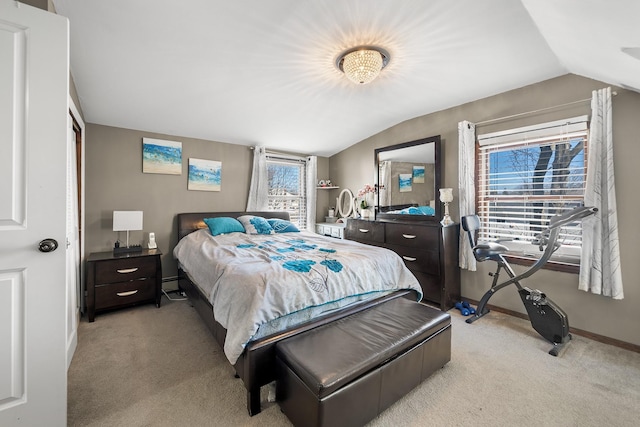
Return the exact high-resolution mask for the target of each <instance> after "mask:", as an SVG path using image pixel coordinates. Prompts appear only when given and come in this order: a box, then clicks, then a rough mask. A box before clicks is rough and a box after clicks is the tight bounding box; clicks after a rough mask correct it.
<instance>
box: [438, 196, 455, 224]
mask: <svg viewBox="0 0 640 427" xmlns="http://www.w3.org/2000/svg"><path fill="white" fill-rule="evenodd" d="M440 201H441V202H442V203H444V217H442V221H440V223H441V224H442V225H449V224H453V220H452V219H451V217H450V216H449V203H451V202H453V188H441V189H440Z"/></svg>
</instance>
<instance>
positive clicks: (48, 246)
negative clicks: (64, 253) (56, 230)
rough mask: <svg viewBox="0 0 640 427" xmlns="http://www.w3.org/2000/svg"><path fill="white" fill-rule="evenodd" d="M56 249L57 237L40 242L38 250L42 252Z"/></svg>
mask: <svg viewBox="0 0 640 427" xmlns="http://www.w3.org/2000/svg"><path fill="white" fill-rule="evenodd" d="M56 249H58V242H57V241H56V239H51V238H48V239H44V240H41V241H40V243H39V244H38V250H39V251H40V252H53V251H55V250H56Z"/></svg>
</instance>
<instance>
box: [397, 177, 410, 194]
mask: <svg viewBox="0 0 640 427" xmlns="http://www.w3.org/2000/svg"><path fill="white" fill-rule="evenodd" d="M398 182H399V184H400V192H401V193H406V192H408V191H411V174H410V173H401V174H398Z"/></svg>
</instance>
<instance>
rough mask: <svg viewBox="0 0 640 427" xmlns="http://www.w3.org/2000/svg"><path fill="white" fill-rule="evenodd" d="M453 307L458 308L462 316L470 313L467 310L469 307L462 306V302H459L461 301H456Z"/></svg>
mask: <svg viewBox="0 0 640 427" xmlns="http://www.w3.org/2000/svg"><path fill="white" fill-rule="evenodd" d="M455 307H456V308H457V309H458V310H460V313H462V315H463V316H468V315H470V314H471V312H470V311H469V309H468V308H466V307H464V306H463V305H462V303H461V302H457V303H456V305H455Z"/></svg>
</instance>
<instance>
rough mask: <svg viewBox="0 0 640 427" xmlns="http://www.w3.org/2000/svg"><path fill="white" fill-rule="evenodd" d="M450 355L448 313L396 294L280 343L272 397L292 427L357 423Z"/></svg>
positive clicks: (393, 399) (398, 396) (406, 389)
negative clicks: (392, 297) (381, 302)
mask: <svg viewBox="0 0 640 427" xmlns="http://www.w3.org/2000/svg"><path fill="white" fill-rule="evenodd" d="M450 359H451V317H450V316H449V314H447V313H444V312H442V311H439V310H437V309H434V308H431V307H428V306H426V305H424V304H421V303H418V302H415V301H411V300H408V299H405V298H396V299H393V300H390V301H388V302H385V303H383V304H380V305H378V306H375V307H373V308H371V309H368V310H365V311H362V312H359V313H356V314H353V315H351V316H348V317H345V318H343V319H340V320H337V321H335V322H332V323H330V324H327V325H324V326H321V327H318V328H316V329H312V330H311V331H308V332H306V333H304V334H301V335H296V336H294V337H292V338H289V339H286V340H283V341H281V342H280V343H278V344H277V346H276V363H277V365H276V366H277V376H276V399H277V401H278V403H279V404H280V407H281V408H282V411H283V412H284V413H285V414H286V415H287V417H288V418H289V419H290V420H291V422H293V424H294V425H296V426H314V427H316V426H331V427H338V426H359V425H363V424H366V423H367V422H368V421H370V420H372V419H373V418H375V417H376V416H377V415H378V414H380V413H381V412H382V411H384V410H385V409H387V408H388V407H389V406H391V405H392V404H393V403H394V402H396V401H397V400H398V399H400V398H401V397H402V396H404V395H405V394H407V393H408V392H409V391H411V390H412V389H413V388H414V387H416V386H417V385H418V384H419V383H420V382H421V381H422V380H424V379H425V378H427V377H428V376H429V375H431V374H432V373H433V372H435V371H436V370H438V369H440V368H441V367H443V366H444V365H445V364H446V363H447V362H448V361H449V360H450Z"/></svg>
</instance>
